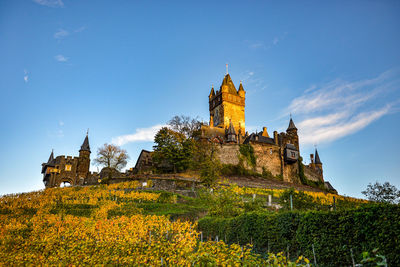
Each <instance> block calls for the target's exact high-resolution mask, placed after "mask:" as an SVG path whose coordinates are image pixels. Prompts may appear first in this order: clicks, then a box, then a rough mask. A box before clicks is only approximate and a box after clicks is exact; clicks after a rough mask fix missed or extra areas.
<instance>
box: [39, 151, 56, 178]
mask: <svg viewBox="0 0 400 267" xmlns="http://www.w3.org/2000/svg"><path fill="white" fill-rule="evenodd" d="M55 164H56V160H55V159H54V153H53V150H52V151H51V154H50V157H49V160H48V161H47V162H46V163H42V173H44V172H45V170H46V168H47V167H54V166H55Z"/></svg>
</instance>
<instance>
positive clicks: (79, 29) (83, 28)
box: [74, 26, 86, 32]
mask: <svg viewBox="0 0 400 267" xmlns="http://www.w3.org/2000/svg"><path fill="white" fill-rule="evenodd" d="M84 30H86V27H85V26H82V27H79V28H78V29H76V30H74V32H83V31H84Z"/></svg>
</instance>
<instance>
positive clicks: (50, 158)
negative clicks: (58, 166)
mask: <svg viewBox="0 0 400 267" xmlns="http://www.w3.org/2000/svg"><path fill="white" fill-rule="evenodd" d="M53 160H54V153H53V150H51V154H50V157H49V160H48V161H47V164H49V163H52V161H53Z"/></svg>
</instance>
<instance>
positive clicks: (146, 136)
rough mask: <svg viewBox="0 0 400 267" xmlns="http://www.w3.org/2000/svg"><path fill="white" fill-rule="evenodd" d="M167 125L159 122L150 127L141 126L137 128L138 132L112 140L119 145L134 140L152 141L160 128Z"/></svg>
mask: <svg viewBox="0 0 400 267" xmlns="http://www.w3.org/2000/svg"><path fill="white" fill-rule="evenodd" d="M165 126H166V125H161V124H157V125H154V126H151V127H148V128H139V129H136V132H135V133H133V134H127V135H121V136H117V137H114V138H112V140H111V142H112V143H113V144H115V145H118V146H122V145H125V144H127V143H132V142H151V141H153V140H154V135H155V134H156V133H157V132H158V130H160V129H161V128H162V127H165Z"/></svg>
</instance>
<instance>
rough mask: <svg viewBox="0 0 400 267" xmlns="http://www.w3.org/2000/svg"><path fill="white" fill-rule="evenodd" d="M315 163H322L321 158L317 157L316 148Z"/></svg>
mask: <svg viewBox="0 0 400 267" xmlns="http://www.w3.org/2000/svg"><path fill="white" fill-rule="evenodd" d="M315 164H322V162H321V160H320V159H319V155H318V151H317V149H315Z"/></svg>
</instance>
